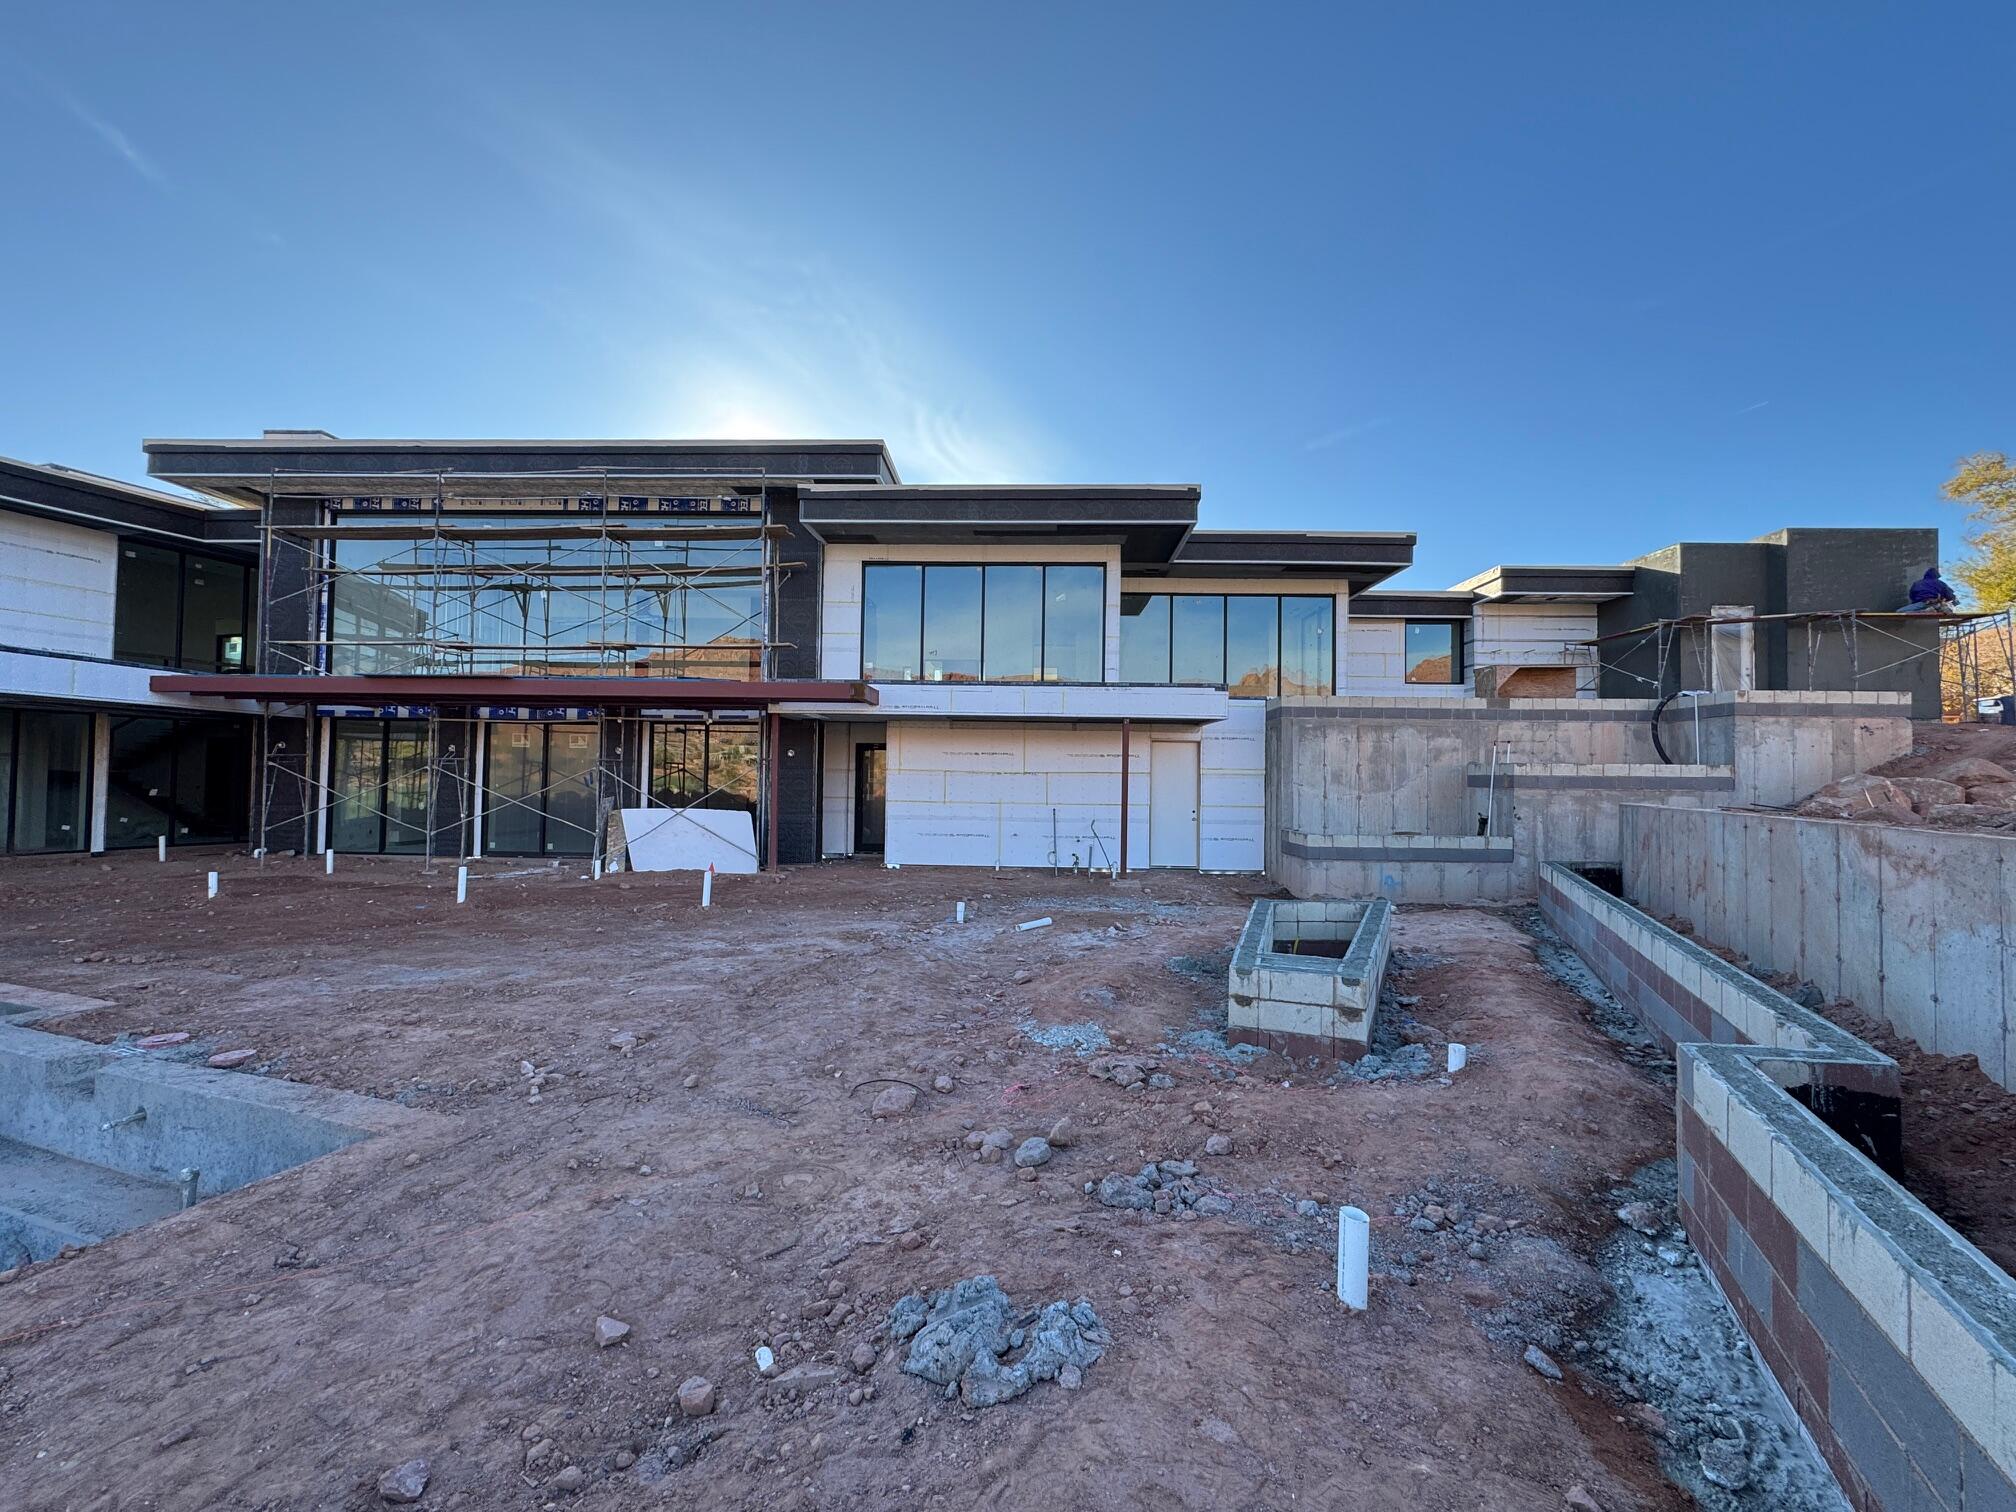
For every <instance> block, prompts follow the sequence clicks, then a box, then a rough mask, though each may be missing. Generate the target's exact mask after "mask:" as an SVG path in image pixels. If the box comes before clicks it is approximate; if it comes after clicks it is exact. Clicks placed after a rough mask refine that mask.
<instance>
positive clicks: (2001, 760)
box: [1798, 724, 2016, 830]
mask: <svg viewBox="0 0 2016 1512" xmlns="http://www.w3.org/2000/svg"><path fill="white" fill-rule="evenodd" d="M1913 733H1914V740H1913V744H1912V748H1911V754H1910V755H1908V756H1900V757H1898V758H1897V759H1896V760H1895V761H1891V762H1887V763H1885V764H1884V765H1882V766H1880V767H1876V768H1874V769H1873V770H1871V771H1867V772H1859V773H1857V774H1856V775H1855V776H1853V777H1844V778H1842V779H1841V780H1840V781H1839V782H1832V783H1829V784H1828V785H1827V786H1826V787H1824V788H1822V789H1820V791H1819V792H1817V793H1815V794H1814V795H1813V796H1812V797H1810V798H1808V799H1807V800H1806V801H1805V802H1804V803H1802V804H1800V805H1799V809H1798V812H1799V813H1801V814H1805V815H1807V816H1809V817H1811V818H1816V819H1854V820H1860V821H1862V822H1864V823H1874V824H1915V825H1924V826H1930V827H1933V828H1938V829H1974V830H2016V726H2009V725H1933V724H1927V725H1921V726H1919V727H1917V729H1916V730H1915V731H1914V732H1913Z"/></svg>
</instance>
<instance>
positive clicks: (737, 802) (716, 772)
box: [649, 724, 760, 814]
mask: <svg viewBox="0 0 2016 1512" xmlns="http://www.w3.org/2000/svg"><path fill="white" fill-rule="evenodd" d="M759 738H760V737H759V736H758V733H757V730H756V727H755V726H754V725H753V724H716V725H705V724H654V725H653V726H651V775H650V783H649V789H650V796H651V801H652V802H653V803H655V804H658V805H660V806H662V807H664V808H686V807H689V806H691V805H694V804H698V805H699V806H700V807H701V808H710V809H740V810H741V811H742V812H743V813H745V814H753V813H755V812H756V792H757V784H756V779H757V760H756V753H757V747H758V741H759Z"/></svg>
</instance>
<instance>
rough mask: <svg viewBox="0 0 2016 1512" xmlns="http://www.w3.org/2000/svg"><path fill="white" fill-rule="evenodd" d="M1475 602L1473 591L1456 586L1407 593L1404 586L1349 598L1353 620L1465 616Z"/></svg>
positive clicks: (1459, 617)
mask: <svg viewBox="0 0 2016 1512" xmlns="http://www.w3.org/2000/svg"><path fill="white" fill-rule="evenodd" d="M1475 603H1476V599H1475V597H1474V596H1473V595H1471V594H1468V593H1463V592H1458V591H1455V590H1450V591H1448V592H1441V591H1423V592H1416V593H1409V592H1407V591H1406V590H1405V589H1398V590H1395V591H1394V592H1392V593H1367V594H1363V595H1360V596H1354V597H1353V598H1352V600H1351V618H1353V619H1354V620H1355V619H1468V618H1469V617H1470V609H1471V606H1472V605H1473V604H1475Z"/></svg>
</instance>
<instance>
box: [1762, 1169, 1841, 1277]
mask: <svg viewBox="0 0 2016 1512" xmlns="http://www.w3.org/2000/svg"><path fill="white" fill-rule="evenodd" d="M1771 1205H1772V1206H1773V1207H1775V1208H1777V1209H1778V1211H1779V1212H1781V1213H1783V1214H1784V1215H1785V1221H1786V1222H1787V1223H1789V1224H1791V1225H1792V1229H1793V1232H1794V1233H1796V1234H1798V1236H1799V1237H1800V1238H1801V1239H1803V1240H1804V1241H1805V1242H1806V1243H1807V1244H1808V1245H1810V1246H1811V1247H1812V1250H1813V1253H1814V1255H1815V1257H1816V1258H1817V1259H1818V1261H1819V1263H1821V1264H1825V1263H1826V1260H1827V1193H1826V1190H1825V1189H1824V1188H1823V1187H1822V1186H1821V1185H1820V1181H1819V1178H1818V1177H1817V1176H1815V1175H1814V1174H1813V1171H1812V1170H1811V1168H1809V1167H1808V1166H1807V1164H1806V1162H1805V1161H1804V1160H1803V1159H1802V1158H1801V1157H1800V1155H1799V1152H1798V1150H1797V1149H1796V1148H1795V1147H1794V1146H1792V1145H1791V1144H1788V1143H1787V1142H1785V1141H1784V1140H1774V1141H1773V1142H1772V1145H1771Z"/></svg>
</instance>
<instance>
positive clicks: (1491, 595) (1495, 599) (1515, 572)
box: [1453, 567, 1638, 604]
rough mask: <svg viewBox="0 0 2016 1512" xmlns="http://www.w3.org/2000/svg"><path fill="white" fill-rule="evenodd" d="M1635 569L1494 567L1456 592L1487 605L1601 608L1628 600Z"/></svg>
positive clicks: (1464, 584) (1634, 580) (1460, 584)
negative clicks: (1562, 604) (1615, 600)
mask: <svg viewBox="0 0 2016 1512" xmlns="http://www.w3.org/2000/svg"><path fill="white" fill-rule="evenodd" d="M1637 578H1638V569H1637V568H1635V567H1492V568H1490V569H1488V570H1486V571H1484V572H1480V573H1478V574H1477V576H1475V577H1473V578H1465V579H1464V580H1463V581H1462V582H1460V583H1458V584H1456V586H1455V589H1454V590H1453V591H1456V592H1465V593H1474V594H1476V595H1477V597H1478V598H1480V599H1483V600H1484V601H1486V602H1488V603H1500V604H1506V603H1510V604H1548V603H1582V604H1601V603H1607V602H1609V601H1610V600H1612V599H1620V598H1629V597H1630V596H1631V593H1632V591H1633V589H1634V588H1635V586H1636V583H1637Z"/></svg>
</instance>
